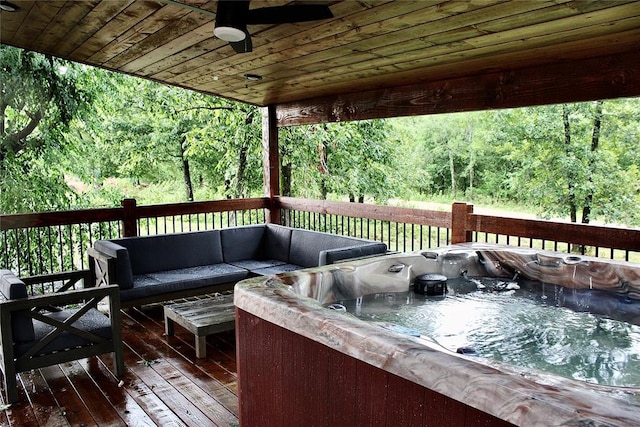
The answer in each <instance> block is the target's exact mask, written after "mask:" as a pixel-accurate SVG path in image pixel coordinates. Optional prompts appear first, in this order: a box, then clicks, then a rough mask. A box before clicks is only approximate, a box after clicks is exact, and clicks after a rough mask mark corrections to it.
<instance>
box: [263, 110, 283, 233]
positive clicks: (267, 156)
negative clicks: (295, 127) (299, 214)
mask: <svg viewBox="0 0 640 427" xmlns="http://www.w3.org/2000/svg"><path fill="white" fill-rule="evenodd" d="M262 165H263V170H264V195H265V196H266V197H268V198H269V205H270V206H271V208H270V209H269V216H268V218H267V221H268V222H271V223H275V224H279V223H280V209H277V208H275V198H276V197H277V196H279V195H280V156H279V153H278V121H277V118H276V107H275V106H274V105H269V106H267V107H264V108H263V109H262Z"/></svg>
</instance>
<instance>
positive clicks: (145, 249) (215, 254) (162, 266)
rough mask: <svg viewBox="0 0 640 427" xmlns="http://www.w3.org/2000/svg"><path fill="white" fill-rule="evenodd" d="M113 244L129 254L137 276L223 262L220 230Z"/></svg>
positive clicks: (161, 236) (121, 240)
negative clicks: (121, 247)
mask: <svg viewBox="0 0 640 427" xmlns="http://www.w3.org/2000/svg"><path fill="white" fill-rule="evenodd" d="M113 242H115V243H117V244H119V245H122V246H124V247H125V248H127V250H128V251H129V260H130V263H131V272H132V274H133V276H134V277H135V276H136V275H140V274H147V273H154V272H157V271H166V270H174V269H180V268H188V267H197V266H201V265H212V264H219V263H222V262H223V259H222V245H221V242H220V230H210V231H196V232H189V233H176V234H159V235H155V236H143V237H136V238H122V239H114V240H113ZM134 282H135V280H134Z"/></svg>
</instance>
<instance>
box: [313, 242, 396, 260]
mask: <svg viewBox="0 0 640 427" xmlns="http://www.w3.org/2000/svg"><path fill="white" fill-rule="evenodd" d="M386 252H387V245H386V244H384V243H381V242H372V243H368V244H364V245H358V246H346V247H344V248H337V249H327V250H324V251H320V261H319V265H327V264H333V263H336V262H338V261H342V260H345V259H352V258H362V257H367V256H372V255H384V254H385V253H386Z"/></svg>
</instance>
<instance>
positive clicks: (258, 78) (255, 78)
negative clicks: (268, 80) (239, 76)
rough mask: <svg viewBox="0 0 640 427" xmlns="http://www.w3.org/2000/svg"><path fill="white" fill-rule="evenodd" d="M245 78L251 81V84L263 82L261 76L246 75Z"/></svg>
mask: <svg viewBox="0 0 640 427" xmlns="http://www.w3.org/2000/svg"><path fill="white" fill-rule="evenodd" d="M244 78H245V79H247V80H249V81H250V82H259V81H260V80H262V76H261V75H260V74H251V73H248V74H245V75H244Z"/></svg>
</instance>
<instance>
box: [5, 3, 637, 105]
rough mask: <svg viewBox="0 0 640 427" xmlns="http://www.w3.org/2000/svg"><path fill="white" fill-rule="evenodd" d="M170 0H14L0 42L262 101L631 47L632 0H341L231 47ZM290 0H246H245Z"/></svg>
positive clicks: (260, 29)
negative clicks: (248, 48) (323, 14)
mask: <svg viewBox="0 0 640 427" xmlns="http://www.w3.org/2000/svg"><path fill="white" fill-rule="evenodd" d="M179 1H180V2H182V3H184V4H187V5H189V6H192V7H184V6H181V5H179V4H176V2H175V1H169V0H165V1H163V0H108V1H98V0H85V1H58V0H47V1H36V0H11V3H13V4H15V5H17V6H19V8H20V10H19V11H17V12H7V11H2V12H1V13H0V28H1V32H0V41H1V42H2V43H3V44H7V45H12V46H17V47H21V48H25V49H29V50H33V51H37V52H42V53H47V54H51V55H55V56H58V57H61V58H66V59H69V60H73V61H77V62H81V63H86V64H90V65H95V66H98V67H103V68H106V69H109V70H115V71H120V72H123V73H128V74H132V75H136V76H141V77H144V78H148V79H152V80H156V81H159V82H163V83H168V84H171V85H176V86H181V87H185V88H190V89H194V90H197V91H201V92H206V93H210V94H215V95H219V96H222V97H225V98H230V99H235V100H239V101H243V102H246V103H250V104H255V105H260V106H265V105H269V104H281V103H288V102H300V101H304V100H306V99H311V98H317V97H326V96H335V95H338V94H346V93H353V92H363V91H367V90H377V89H382V88H388V87H396V86H401V85H406V84H409V83H411V84H415V83H421V82H429V81H438V80H443V79H449V78H455V77H462V76H473V75H478V74H484V73H488V72H492V71H500V70H508V69H514V68H520V67H531V66H537V65H542V64H545V63H558V62H565V61H572V60H576V59H581V58H589V57H594V56H598V55H604V54H611V53H616V52H630V51H633V50H635V52H638V46H639V45H640V43H639V41H640V5H639V3H638V2H637V1H636V0H629V1H627V0H608V1H590V0H554V1H544V0H465V1H442V0H422V1H386V0H361V1H354V0H347V1H330V2H328V3H327V4H328V5H329V6H330V8H331V11H332V12H333V14H334V18H333V19H329V20H323V21H314V22H307V23H296V24H280V25H251V26H249V32H250V33H251V37H252V41H253V52H251V53H243V54H237V53H235V52H234V50H233V49H232V48H231V47H230V46H229V45H228V44H227V43H226V42H224V41H222V40H219V39H217V38H215V37H214V36H213V27H214V20H215V11H216V7H217V1H216V0H213V1H208V0H179ZM288 3H289V2H288V1H286V0H262V1H261V0H253V1H252V2H251V8H252V9H253V8H258V7H265V6H277V5H284V4H288ZM315 3H318V2H317V1H316V2H315ZM193 7H195V8H197V9H201V10H197V9H194V8H193ZM246 74H257V75H260V76H262V80H261V81H256V82H254V81H248V80H246V79H245V77H244V76H245V75H246Z"/></svg>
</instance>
